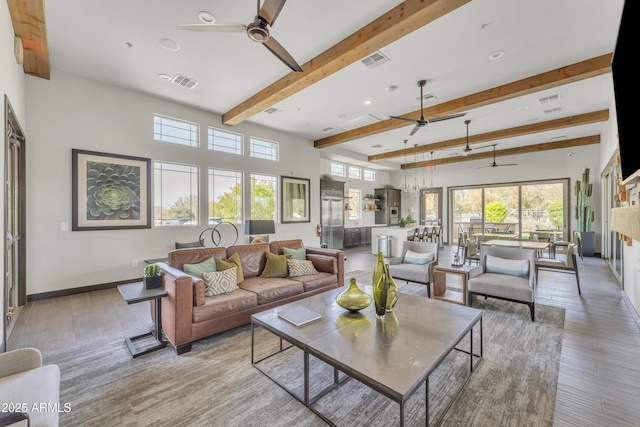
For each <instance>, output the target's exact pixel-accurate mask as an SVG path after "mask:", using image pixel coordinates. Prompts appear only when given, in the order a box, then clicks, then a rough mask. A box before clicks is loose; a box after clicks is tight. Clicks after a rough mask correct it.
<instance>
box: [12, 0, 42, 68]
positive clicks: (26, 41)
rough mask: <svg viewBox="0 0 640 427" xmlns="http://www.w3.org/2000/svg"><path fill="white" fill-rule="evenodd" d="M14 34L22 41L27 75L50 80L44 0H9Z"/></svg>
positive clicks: (23, 62)
mask: <svg viewBox="0 0 640 427" xmlns="http://www.w3.org/2000/svg"><path fill="white" fill-rule="evenodd" d="M7 4H8V6H9V14H10V15H11V22H12V24H13V32H14V34H15V35H16V36H17V37H20V38H21V39H22V47H23V61H22V67H23V69H24V72H25V73H26V74H29V75H32V76H36V77H42V78H43V79H47V80H49V79H50V76H51V66H50V63H49V43H48V41H47V25H46V20H45V17H46V15H45V10H44V0H7Z"/></svg>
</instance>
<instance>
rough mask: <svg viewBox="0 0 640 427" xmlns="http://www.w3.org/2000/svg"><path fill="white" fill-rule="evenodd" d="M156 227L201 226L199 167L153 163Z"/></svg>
mask: <svg viewBox="0 0 640 427" xmlns="http://www.w3.org/2000/svg"><path fill="white" fill-rule="evenodd" d="M153 185H154V212H153V218H154V224H155V225H156V226H168V225H198V167H197V166H190V165H179V164H175V163H162V162H155V163H154V182H153Z"/></svg>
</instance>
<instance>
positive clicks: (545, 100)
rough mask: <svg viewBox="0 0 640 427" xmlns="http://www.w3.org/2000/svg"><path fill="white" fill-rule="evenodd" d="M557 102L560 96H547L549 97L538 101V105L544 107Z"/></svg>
mask: <svg viewBox="0 0 640 427" xmlns="http://www.w3.org/2000/svg"><path fill="white" fill-rule="evenodd" d="M558 101H560V95H549V96H545V97H543V98H540V99H538V104H540V105H545V104H548V103H550V102H558Z"/></svg>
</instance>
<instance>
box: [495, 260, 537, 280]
mask: <svg viewBox="0 0 640 427" xmlns="http://www.w3.org/2000/svg"><path fill="white" fill-rule="evenodd" d="M485 263H486V264H485V272H486V273H497V274H506V275H509V276H515V277H523V278H525V279H528V278H529V260H528V259H506V258H500V257H497V256H492V255H487V259H486V261H485Z"/></svg>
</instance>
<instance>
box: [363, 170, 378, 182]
mask: <svg viewBox="0 0 640 427" xmlns="http://www.w3.org/2000/svg"><path fill="white" fill-rule="evenodd" d="M362 179H364V180H365V181H371V182H375V180H376V173H375V171H373V170H371V169H362Z"/></svg>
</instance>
